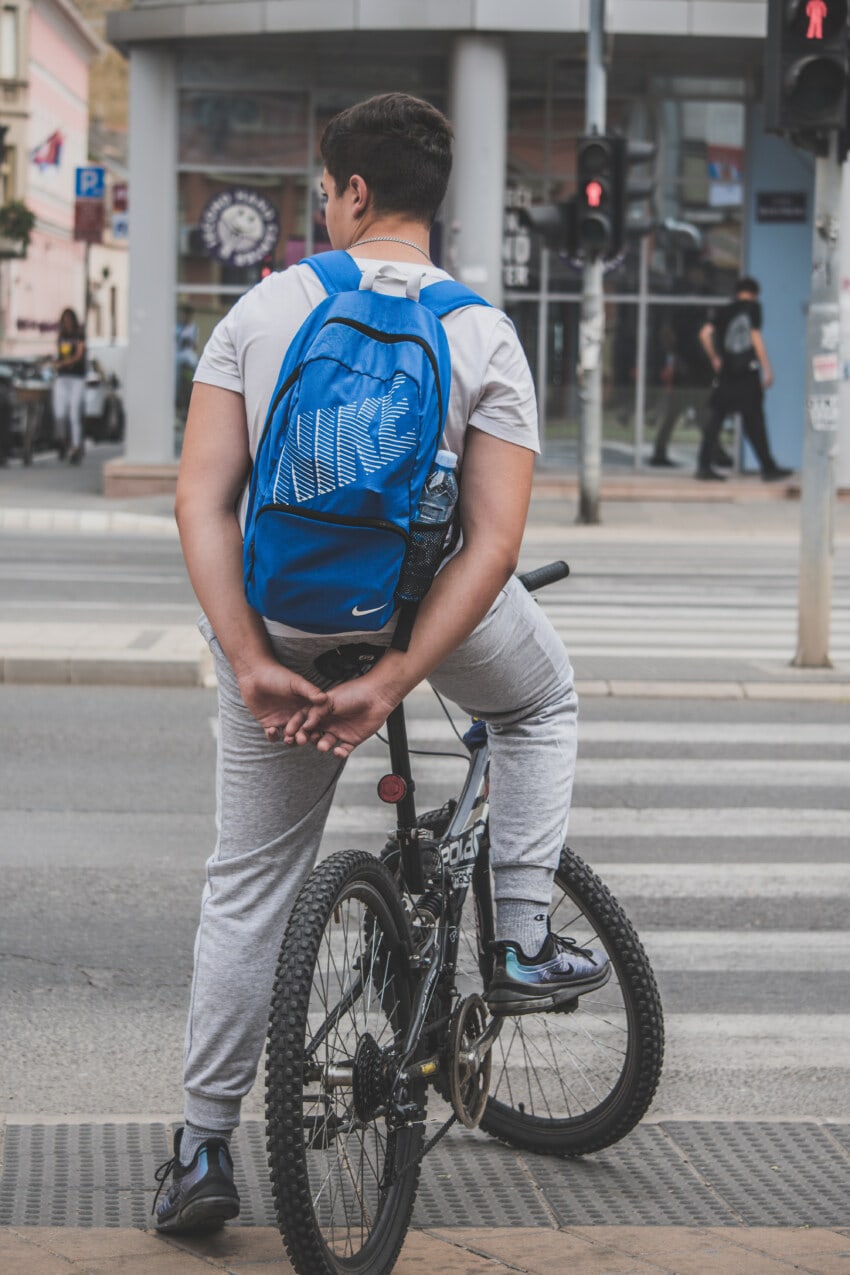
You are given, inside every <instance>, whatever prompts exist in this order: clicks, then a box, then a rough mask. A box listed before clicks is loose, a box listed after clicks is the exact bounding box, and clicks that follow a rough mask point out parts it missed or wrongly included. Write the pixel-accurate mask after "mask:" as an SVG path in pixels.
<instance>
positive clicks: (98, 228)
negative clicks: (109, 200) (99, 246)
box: [74, 199, 103, 243]
mask: <svg viewBox="0 0 850 1275" xmlns="http://www.w3.org/2000/svg"><path fill="white" fill-rule="evenodd" d="M74 239H75V241H76V242H77V243H100V242H101V241H102V239H103V200H102V199H78V200H77V201H76V202H75V204H74Z"/></svg>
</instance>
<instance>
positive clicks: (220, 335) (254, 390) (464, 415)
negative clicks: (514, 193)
mask: <svg viewBox="0 0 850 1275" xmlns="http://www.w3.org/2000/svg"><path fill="white" fill-rule="evenodd" d="M355 260H357V265H358V266H359V267H360V269H361V270H363V271H364V272H366V271H368V272H369V274H370V276H374V278H373V282H372V287H373V289H374V290H375V291H377V292H389V293H393V292H400V293H401V294H402V295H404V291H405V288H406V286H407V283H408V280H410V279H411V278H413V279H419V280H421V286H422V287H427V286H428V285H429V284H431V283H438V282H439V281H441V280H444V279H450V278H451V276H450V275H448V274H446V272H445V271H444V270H438V269H437V268H436V266H418V265H414V264H413V263H412V262H379V261H372V260H368V259H366V258H360V259H356V258H355ZM326 295H327V294H326V293H325V289H324V287H323V286H322V284H321V282H320V280H319V278H318V276H317V275H316V273H315V271H313V270H312V269H311V268H310V267H309V266H306V265H297V266H291V267H290V268H289V269H288V270H283V271H281V272H279V273H277V274H271V275H269V276H268V277H267V278H266V279H264V280H263V281H262V282H261V283H258V284H257V285H256V287H254V288H252V289H251V290H250V292H246V293H245V295H244V296H243V297H241V298H240V299H239V301H237V303H236V305H235V306H234V307H233V309H232V310H231V311H230V312H229V314H227V315H225V317H224V318H223V319H222V320H221V321H220V323H218V325H217V326H216V327H215V329H214V330H213V333H212V335H211V336H210V339H209V341H208V342H207V344H206V347H205V349H204V352H203V354H202V355H201V358H200V361H199V363H198V366H197V369H196V371H195V376H194V379H195V380H196V381H203V382H204V384H206V385H216V386H218V387H219V388H221V389H225V390H234V391H236V393H237V394H241V395H242V396H243V397H244V399H245V410H246V415H247V418H248V434H249V446H250V451H251V456H252V457H253V456H254V455H255V453H256V450H257V445H258V443H259V440H260V435H261V433H262V430H263V426H264V425H265V421H266V414H267V412H268V407H269V402H270V400H271V396H272V394H273V393H274V388H275V385H276V383H277V377H278V373H279V372H280V365H281V363H282V361H283V357H284V355H285V353H286V350H287V349H288V347H289V344H290V342H291V341H292V339H293V338H294V336H295V335H296V333H297V332H298V330H299V328H300V327H301V325H302V323H303V322H304V320H305V319H306V318H307V316H308V315H309V314H310V312H311V311H312V310H313V309H315V307H316V306H317V305H318V304H319V303H320V302H321V301H323V300H324V299H325V296H326ZM443 324H444V327H445V331H446V336H447V338H448V342H449V350H450V352H451V361H452V384H451V394H450V397H449V407H448V413H447V416H446V429H445V446H447V447H448V448H449V449H450V450H451V451H453V452H455V453H456V454H457V456H458V460H459V462H462V459H463V450H464V442H465V437H466V430H467V428H468V427H469V426H472V427H474V428H475V429H480V430H482V431H483V432H484V433H486V434H492V435H494V436H495V437H496V438H501V439H504V440H505V441H506V442H509V443H516V444H518V445H519V446H520V447H527V448H528V449H529V450H530V451H533V452H539V450H540V444H539V440H538V427H537V403H536V399H535V394H534V383H533V381H532V378H531V371H530V369H529V366H528V360H527V359H526V357H525V353H524V352H523V349H522V346H521V345H520V343H519V338H518V337H517V334H516V330H515V329H514V326H513V324H512V323H511V321H510V319H509V318H508V317H507V316H506V315H505V314H503V312H502V311H501V310H497V309H495V308H492V307H488V306H478V305H476V306H466V307H465V308H463V309H461V310H456V311H454V312H453V313H451V314H448V315H446V317H445V319H444V320H443ZM245 496H247V492H246V493H245ZM244 511H245V497H243V500H242V502H241V506H240V517H241V520H242V523H243V527H244ZM266 625H267V627H268V629H269V630H270V631H271V632H273V633H282V634H287V635H291V636H293V637H294V636H302V637H303V636H304V635H303V634H302V633H300V632H299V631H298V630H295V629H291V628H289V627H288V626H286V625H281V624H277V623H275V622H273V621H270V620H266ZM346 636H347V635H346Z"/></svg>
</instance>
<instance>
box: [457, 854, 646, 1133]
mask: <svg viewBox="0 0 850 1275" xmlns="http://www.w3.org/2000/svg"><path fill="white" fill-rule="evenodd" d="M559 922H561V923H559ZM552 928H553V930H556V931H559V932H562V933H570V934H573V933H574V932H575V931H578V932H577V935H576V936H577V938H578V941H579V942H580V943H585V942H587V944H588V945H590V943H591V942H592V944H593V945H594V946H596V947H597V948H599V947H602V948H604V950H605V951H606V953H607V955H608V957H609V959H610V961H611V965H612V967H613V974H612V977H611V980H610V981H609V983H608V984H607V985H606V986H605V987H603V988H600V989H599V991H597V992H595V993H588V994H587V995H586V996H582V997H579V999H578V1002H577V1003H576V1008H575V1011H574V1012H573V1013H570V1014H559V1013H544V1014H528V1015H523V1016H521V1017H517V1018H507V1019H506V1021H505V1024H504V1026H503V1028H502V1031H501V1033H500V1035H499V1037H498V1038H497V1041H496V1045H495V1046H494V1051H493V1052H494V1059H493V1081H492V1086H491V1095H490V1098H489V1100H488V1102H487V1107H486V1110H485V1113H484V1116H483V1118H482V1120H481V1127H482V1129H484V1130H485V1131H486V1132H487V1133H489V1134H491V1135H493V1136H494V1137H496V1138H499V1139H500V1140H501V1141H503V1142H507V1143H509V1144H510V1145H511V1146H513V1147H517V1148H519V1149H522V1150H526V1151H538V1152H543V1153H545V1154H547V1155H562V1156H577V1155H585V1154H587V1153H588V1152H592V1151H600V1150H602V1148H603V1147H607V1146H610V1145H611V1144H612V1143H614V1142H618V1141H619V1140H620V1139H621V1138H623V1137H625V1135H626V1134H627V1133H629V1132H630V1131H631V1130H632V1129H633V1128H634V1127H635V1125H636V1124H637V1123H638V1122H639V1121H640V1120H641V1118H642V1117H643V1116H644V1115H645V1114H646V1111H647V1109H648V1108H649V1105H650V1103H651V1102H652V1098H653V1096H654V1094H655V1090H656V1088H657V1086H658V1081H659V1078H660V1075H661V1067H662V1062H663V1057H664V1019H663V1013H662V1009H661V1000H660V997H659V995H658V987H657V985H656V982H655V977H654V975H653V973H652V968H651V966H650V964H649V961H648V959H647V957H646V953H645V952H644V950H643V947H642V946H641V943H640V940H639V938H638V936H637V934H636V932H635V930H634V927H633V926H632V924H631V922H630V921H629V919H628V917H627V916H626V914H625V912H624V911H623V909H622V907H621V906H620V904H619V903H618V902H617V900H616V899H615V898H614V896H613V895H612V894H611V892H610V890H609V889H608V888H607V886H605V885H604V884H603V883H602V881H600V879H599V877H598V876H597V875H596V874H595V873H594V872H593V871H591V869H590V868H589V867H588V866H587V864H586V863H584V861H583V860H582V859H581V858H579V856H578V855H577V854H574V853H573V852H572V851H571V850H570V849H568V848H566V847H565V848H564V850H563V851H562V853H561V859H560V863H559V865H558V870H557V872H556V874H555V892H554V895H553V907H552ZM620 998H621V1001H620ZM588 1024H590V1027H588ZM592 1032H596V1033H597V1034H598V1037H599V1040H600V1045H599V1048H598V1049H596V1050H595V1051H591V1049H590V1047H589V1042H590V1040H591V1033H592ZM571 1036H572V1038H573V1039H572V1042H571V1039H570V1038H571ZM623 1037H625V1039H623ZM517 1042H518V1043H517ZM612 1042H613V1043H612ZM508 1053H510V1054H511V1055H512V1057H513V1062H512V1061H511V1059H510V1058H508V1057H507V1055H508ZM559 1053H560V1055H561V1056H560V1057H559V1056H558V1055H559ZM609 1055H610V1058H611V1059H612V1060H613V1062H612V1063H611V1066H610V1070H608V1067H609ZM550 1056H551V1064H552V1065H551V1066H549V1068H548V1069H549V1072H550V1073H552V1074H551V1075H550V1076H549V1078H548V1079H547V1081H546V1086H548V1094H547V1093H545V1092H544V1088H545V1086H544V1084H543V1083H542V1082H541V1083H538V1082H536V1081H535V1082H532V1080H531V1079H530V1077H529V1075H528V1074H526V1076H525V1077H524V1078H523V1077H521V1076H520V1075H519V1070H520V1068H519V1064H518V1062H517V1061H516V1060H518V1059H519V1058H522V1059H524V1060H525V1071H526V1073H528V1072H529V1071H530V1070H531V1069H532V1067H534V1066H536V1063H535V1060H536V1059H537V1058H540V1059H541V1061H546V1063H547V1064H549V1060H550ZM594 1059H599V1060H600V1062H599V1064H598V1065H599V1066H600V1067H601V1068H604V1074H603V1075H602V1076H598V1075H595V1074H594V1071H593V1067H594ZM511 1069H513V1072H514V1075H513V1076H512V1075H511ZM567 1077H568V1078H567ZM559 1086H560V1090H559ZM535 1089H536V1090H537V1091H538V1093H539V1096H538V1097H537V1101H536V1102H535ZM603 1090H605V1092H603ZM520 1093H522V1094H524V1096H525V1100H523V1099H521V1098H520V1097H519V1096H518V1095H519V1094H520ZM585 1094H587V1095H591V1097H590V1101H589V1102H588V1100H587V1098H586V1097H585V1096H584V1095H585ZM529 1100H530V1101H529ZM555 1107H557V1108H558V1110H557V1114H556V1113H555V1110H554V1109H553V1108H555Z"/></svg>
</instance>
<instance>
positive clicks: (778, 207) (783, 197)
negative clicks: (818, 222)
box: [756, 190, 808, 224]
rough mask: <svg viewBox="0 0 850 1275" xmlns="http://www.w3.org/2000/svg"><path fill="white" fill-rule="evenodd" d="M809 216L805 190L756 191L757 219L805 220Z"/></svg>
mask: <svg viewBox="0 0 850 1275" xmlns="http://www.w3.org/2000/svg"><path fill="white" fill-rule="evenodd" d="M807 217H808V211H807V201H806V192H805V191H804V190H759V191H756V221H760V222H766V223H768V224H770V223H773V224H776V223H785V224H787V223H790V222H804V221H806V219H807Z"/></svg>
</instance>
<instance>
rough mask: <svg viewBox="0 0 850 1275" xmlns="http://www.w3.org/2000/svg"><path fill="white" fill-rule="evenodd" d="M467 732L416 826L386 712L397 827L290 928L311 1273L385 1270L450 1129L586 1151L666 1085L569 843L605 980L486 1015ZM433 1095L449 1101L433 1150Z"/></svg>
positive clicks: (337, 669)
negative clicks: (607, 968) (463, 758)
mask: <svg viewBox="0 0 850 1275" xmlns="http://www.w3.org/2000/svg"><path fill="white" fill-rule="evenodd" d="M568 570H569V569H568V568H567V566H566V564H565V563H560V562H558V563H551V564H549V565H548V566H546V567H541V568H540V569H539V570H537V571H534V572H531V573H529V574H528V575H526V576H521V577H520V579H521V581H522V583H523V584H525V586H526V588H528V589H529V590H530V591H533V590H535V589H538V588H541V587H543V586H544V585H546V584H550V583H553V582H554V581H555V580H558V579H562V578H564V577H565V576H566V575H567V574H568ZM351 649H352V650H353V664H351V663H345V652H346V648H340V650H341V652H342V653H343V661H344V662H343V664H339V663H337V664H336V665H334V663H333V661H332V660H331V662H330V663H328V664H327V666H326V667H325V669H324V670H323V671H325V672H326V673H328V675H329V676H332V677H337V678H339V677H342V676H352V675H353V671H354V670H356V667H357V665H358V662H360V663H361V665H362V663H363V661H365V662H366V664H368V660H369V659H374V658H375V657H374V654H373V655H372V656H365V655H363V653H362V652H361V651H360V649H359V648H356V647H355V648H351ZM330 654H331V655H332V656H333V655H336V656H338V655H339V652H337V653H330ZM317 664H318V662H317ZM463 738H464V742H465V744H466V747H467V749H468V751H469V761H468V771H467V775H466V780H465V782H464V784H463V787H462V789H461V791H460V793H459V795H458V797H457V798H456V799H454V798H453V799H451V800H450V801H447V802H446V804H445V805H444V806H442V807H441V808H440V809H438V810H433V811H430V812H429V813H427V814H425V815H422V816H421V817H419V818H417V815H416V810H415V804H414V784H413V779H412V774H411V762H410V749H409V747H408V742H407V731H406V725H405V717H404V706H403V705H400V706H399V707H398V708H397V709H396V710H395V711H394V712H393V713H392V714H391V716H390V718H389V719H388V722H387V742H388V744H389V753H390V765H391V773H390V774H389V775H386V776H384V778H383V779H382V780H381V781H380V783H379V785H378V789H379V795H380V796H381V797H382V798H383V800H385V801H389V802H392V803H394V804H395V805H396V807H397V812H398V827H397V831H396V833H395V835H394V836H393V837H391V839H390V840H389V841H388V843H387V845H386V846H385V848H384V850H383V852H382V854H381V855H380V857H376V856H375V855H373V854H371V853H368V852H364V851H358V850H346V851H342V852H340V853H337V854H334V855H332V856H331V857H329V858H328V859H327V860H325V861H324V862H323V863H321V864H319V865H318V866H317V867H316V868H315V869H314V871H313V872H312V874H311V876H310V877H309V878H308V880H307V882H306V883H305V885H304V886H303V888H302V890H301V892H300V894H299V896H298V899H297V901H296V904H295V907H294V909H293V912H292V915H291V917H290V920H289V923H288V926H287V929H286V933H285V936H284V939H283V943H282V946H281V951H280V958H279V961H278V966H277V971H276V977H275V984H274V992H273V996H272V1003H271V1010H270V1017H269V1031H268V1041H267V1062H266V1119H267V1149H268V1155H269V1167H270V1173H271V1180H272V1192H273V1196H274V1200H275V1207H276V1210H277V1217H278V1225H279V1229H280V1231H281V1234H282V1236H283V1240H284V1245H285V1247H286V1250H287V1253H288V1255H289V1259H290V1261H291V1263H292V1266H293V1267H294V1269H295V1270H296V1271H297V1272H299V1275H342V1273H343V1272H346V1273H348V1275H352V1273H359V1275H365V1273H366V1272H369V1275H387V1273H388V1272H390V1271H391V1270H392V1269H393V1266H394V1265H395V1262H396V1259H397V1258H398V1254H399V1252H400V1250H401V1247H402V1244H403V1243H404V1239H405V1235H406V1233H407V1229H408V1226H409V1224H410V1219H411V1215H412V1212H413V1205H414V1201H415V1196H416V1190H417V1186H418V1179H419V1173H420V1168H421V1164H422V1160H423V1157H424V1156H425V1155H426V1154H427V1152H428V1151H429V1150H430V1149H431V1148H432V1147H433V1146H434V1145H435V1143H436V1142H437V1141H439V1139H440V1138H441V1137H442V1136H443V1135H444V1134H445V1133H446V1132H447V1131H448V1129H449V1128H450V1127H451V1126H452V1125H453V1124H454V1123H456V1122H458V1121H459V1122H460V1123H461V1124H463V1125H465V1126H466V1127H467V1128H476V1127H477V1126H480V1127H481V1128H482V1129H483V1130H484V1131H485V1132H487V1133H488V1134H491V1135H492V1136H494V1137H496V1138H499V1139H501V1140H502V1141H504V1142H506V1143H508V1144H509V1145H511V1146H513V1147H516V1148H521V1149H524V1150H531V1151H539V1152H545V1153H549V1154H552V1155H558V1156H579V1155H583V1154H586V1153H588V1152H592V1151H598V1150H601V1149H602V1148H603V1147H607V1146H610V1145H611V1144H612V1143H614V1142H616V1141H618V1140H619V1139H621V1138H623V1137H624V1136H625V1135H626V1134H627V1133H628V1132H629V1131H630V1130H631V1129H633V1128H634V1126H635V1125H636V1124H637V1123H638V1121H639V1120H640V1119H641V1118H642V1116H643V1115H644V1114H645V1112H646V1110H647V1108H648V1107H649V1104H650V1102H651V1101H652V1098H653V1095H654V1093H655V1090H656V1087H657V1084H658V1080H659V1076H660V1072H661V1065H662V1059H663V1047H664V1028H663V1016H662V1009H661V1003H660V999H659V996H658V989H657V986H656V983H655V978H654V976H653V973H652V970H651V968H650V965H649V962H648V961H647V958H646V955H645V953H644V951H643V948H642V946H641V944H640V940H639V939H638V937H637V934H636V933H635V931H634V928H633V927H632V925H631V923H630V922H629V920H628V918H627V917H626V915H625V913H624V912H623V910H622V908H621V907H620V905H619V904H618V903H617V902H616V900H615V899H614V898H613V896H612V895H611V893H610V892H609V891H608V889H607V888H606V887H605V886H604V885H603V884H602V882H601V881H600V880H599V878H598V877H597V876H596V875H595V874H594V873H593V872H592V871H591V869H590V868H589V867H588V866H587V865H586V864H585V863H584V862H583V861H582V860H581V859H580V858H579V857H578V855H576V854H574V853H573V852H572V851H571V850H570V849H569V848H567V847H565V848H564V850H563V852H562V854H561V860H560V864H559V867H558V871H557V873H556V877H555V891H554V895H553V900H552V909H551V924H552V928H553V930H556V931H558V932H561V933H568V934H569V935H570V936H571V937H574V938H576V939H577V941H578V942H579V943H580V944H581V945H582V946H589V945H590V944H591V942H592V943H593V945H594V946H596V947H597V948H598V947H602V948H604V949H605V951H606V952H607V955H608V957H609V959H610V961H611V965H612V977H611V979H610V980H609V982H608V983H607V984H606V986H605V987H603V988H600V989H599V990H598V991H596V992H591V993H587V994H586V995H584V996H582V997H580V998H578V999H577V1000H574V1001H572V1002H569V1003H568V1004H567V1005H566V1006H564V1007H562V1008H561V1009H560V1010H558V1011H553V1012H546V1013H536V1014H529V1015H523V1016H521V1017H515V1018H508V1017H490V1015H489V1013H488V1009H487V1004H486V1001H485V1000H484V997H483V995H482V992H483V990H484V989H486V988H487V986H488V982H489V978H490V973H491V969H492V962H493V957H492V954H491V952H490V948H489V944H490V941H491V940H492V938H493V934H494V907H493V901H492V896H491V888H490V868H489V854H488V850H489V841H488V794H489V789H488V747H487V732H486V726H485V724H484V723H483V722H473V724H472V726H471V727H470V729H469V731H467V733H466V735H465V736H464V737H463ZM470 889H471V891H472V896H473V901H474V908H473V909H472V915H471V916H470V915H469V909H467V915H466V918H465V919H464V911H463V909H464V903H465V900H466V897H467V894H468V893H469V891H470ZM429 1086H433V1087H434V1089H435V1090H436V1092H437V1094H438V1095H439V1096H440V1097H441V1098H442V1099H443V1100H444V1101H445V1102H447V1103H448V1104H449V1107H450V1108H451V1111H450V1114H449V1117H448V1119H447V1120H445V1122H444V1123H443V1124H442V1125H441V1127H440V1128H439V1129H438V1130H437V1132H436V1134H435V1135H434V1136H432V1137H431V1138H430V1139H429V1140H427V1141H426V1137H425V1119H426V1111H427V1099H428V1089H429Z"/></svg>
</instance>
